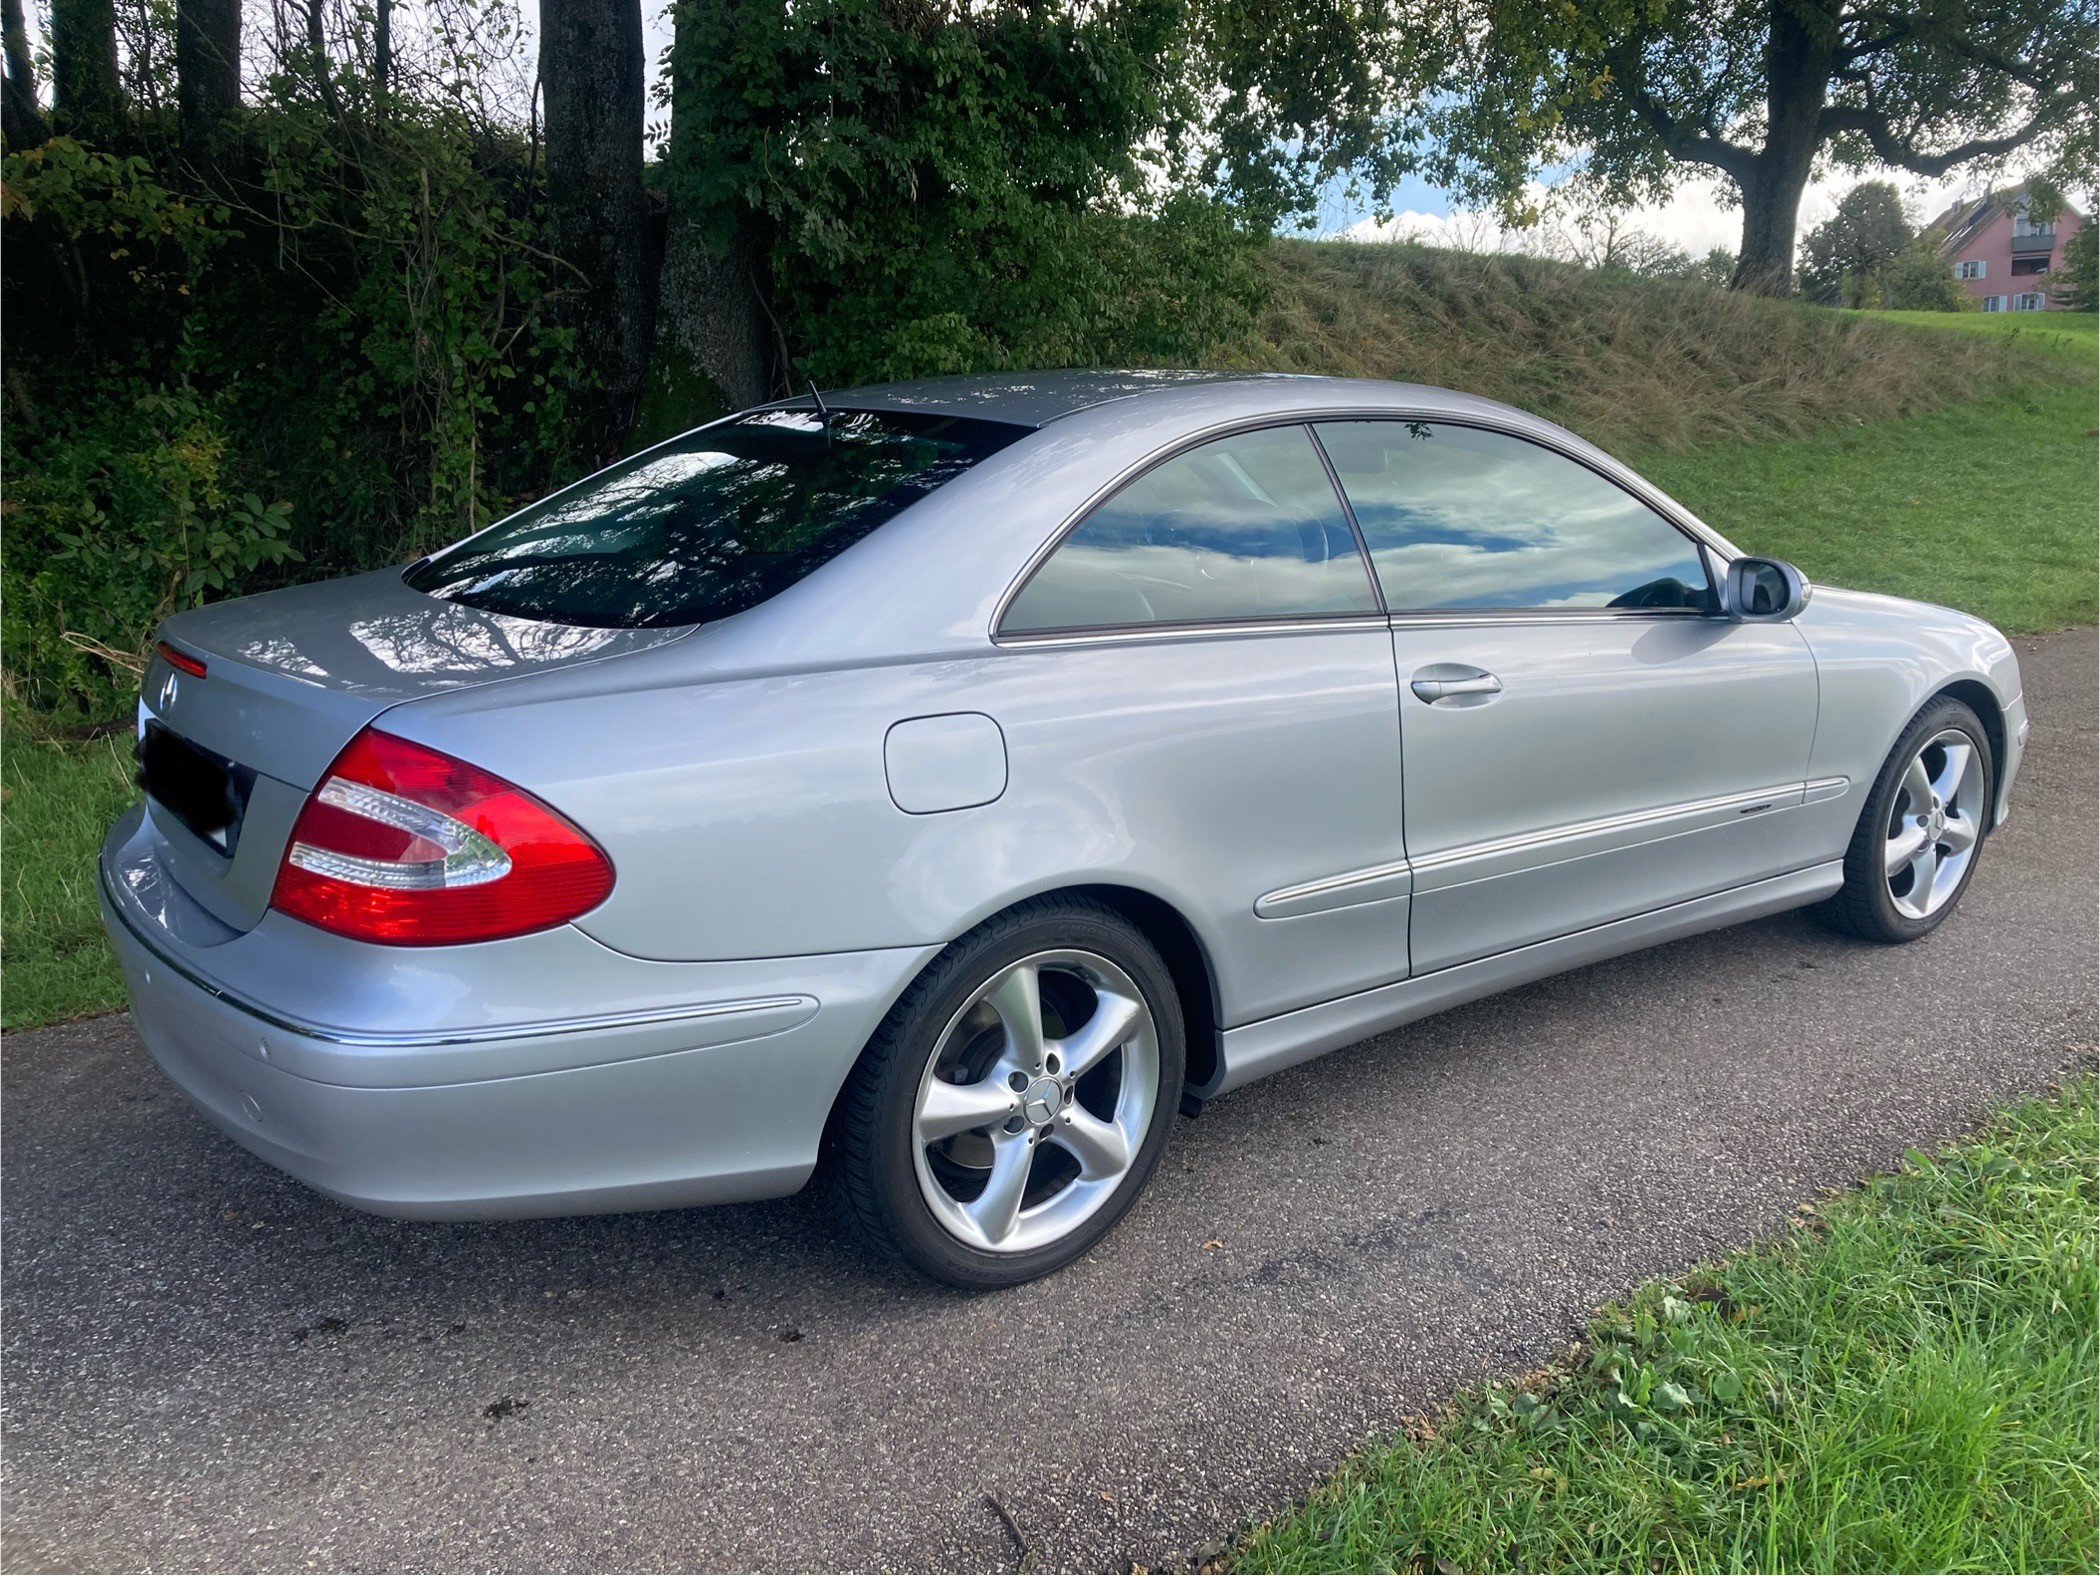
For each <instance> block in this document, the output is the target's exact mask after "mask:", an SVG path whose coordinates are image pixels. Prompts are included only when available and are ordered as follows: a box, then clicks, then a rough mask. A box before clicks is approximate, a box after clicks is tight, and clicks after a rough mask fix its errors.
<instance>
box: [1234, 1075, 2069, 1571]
mask: <svg viewBox="0 0 2100 1576" xmlns="http://www.w3.org/2000/svg"><path fill="white" fill-rule="evenodd" d="M2096 1147H2100V1134H2096V1131H2095V1103H2094V1080H2093V1079H2092V1078H2091V1077H2090V1076H2086V1077H2081V1078H2079V1079H2078V1080H2076V1081H2075V1082H2073V1083H2072V1084H2071V1085H2069V1086H2068V1087H2067V1088H2066V1089H2065V1090H2064V1091H2063V1093H2062V1094H2061V1095H2060V1096H2059V1097H2058V1098H2057V1099H2055V1100H2053V1101H2035V1102H2032V1103H2029V1104H2027V1105H2023V1106H2021V1107H2020V1108H2018V1109H2017V1110H2014V1111H2012V1112H2009V1113H2007V1114H2006V1115H2005V1116H2003V1117H2002V1118H2000V1119H1999V1120H1998V1121H1997V1122H1996V1123H1995V1124H1993V1126H1992V1127H1991V1128H1990V1129H1988V1130H1987V1131H1986V1132H1985V1133H1984V1134H1983V1135H1982V1136H1981V1137H1980V1138H1979V1139H1978V1140H1976V1141H1975V1142H1972V1143H1968V1144H1964V1145H1961V1146H1959V1147H1956V1148H1953V1149H1950V1150H1948V1151H1946V1152H1945V1153H1943V1154H1942V1155H1940V1156H1939V1157H1938V1158H1928V1157H1926V1156H1924V1155H1922V1154H1916V1153H1913V1155H1912V1156H1911V1158H1910V1162H1909V1164H1907V1165H1906V1166H1905V1167H1904V1169H1903V1170H1902V1171H1901V1172H1900V1173H1899V1174H1897V1175H1894V1176H1888V1177H1882V1178H1878V1179H1876V1180H1874V1181H1872V1182H1870V1183H1868V1184H1867V1185H1866V1186H1865V1187H1864V1188H1863V1189H1861V1190H1859V1191H1858V1192H1856V1193H1851V1194H1846V1195H1843V1196H1842V1197H1839V1198H1837V1199H1835V1200H1833V1201H1830V1202H1827V1203H1825V1204H1824V1205H1822V1206H1820V1207H1818V1208H1817V1209H1815V1210H1814V1211H1813V1212H1812V1213H1804V1214H1803V1215H1802V1216H1801V1217H1800V1218H1799V1220H1798V1221H1797V1223H1796V1225H1795V1227H1794V1229H1793V1230H1791V1231H1790V1232H1789V1233H1788V1234H1787V1236H1786V1238H1785V1239H1784V1240H1783V1241H1780V1242H1778V1243H1776V1244H1774V1245H1771V1246H1768V1247H1765V1248H1762V1249H1758V1250H1753V1251H1750V1252H1746V1253H1743V1254H1739V1255H1736V1256H1735V1257H1732V1258H1729V1259H1727V1260H1724V1261H1723V1262H1721V1263H1720V1264H1718V1265H1714V1266H1712V1267H1710V1268H1708V1269H1705V1270H1702V1271H1699V1272H1696V1273H1694V1274H1693V1275H1691V1276H1688V1277H1685V1278H1684V1279H1682V1280H1680V1281H1675V1282H1663V1281H1658V1282H1653V1283H1650V1284H1649V1285H1646V1286H1643V1287H1642V1288H1640V1290H1639V1291H1637V1292H1636V1293H1635V1294H1634V1295H1633V1296H1632V1297H1631V1298H1630V1299H1629V1300H1628V1301H1627V1302H1625V1303H1624V1304H1623V1305H1616V1306H1613V1307H1611V1308H1607V1309H1606V1310H1604V1312H1602V1313H1601V1314H1600V1315H1599V1316H1598V1317H1597V1319H1596V1321H1595V1323H1594V1325H1593V1327H1592V1329H1591V1331H1590V1334H1589V1338H1588V1340H1587V1342H1586V1343H1584V1344H1583V1345H1581V1346H1579V1347H1577V1348H1576V1349H1575V1351H1574V1352H1573V1353H1571V1356H1570V1359H1569V1361H1568V1362H1567V1364H1565V1365H1564V1366H1562V1367H1560V1368H1557V1369H1554V1370H1549V1371H1547V1372H1544V1373H1540V1374H1534V1375H1530V1376H1527V1377H1526V1378H1524V1379H1521V1380H1515V1381H1510V1382H1506V1383H1501V1384H1495V1385H1489V1386H1485V1387H1482V1388H1479V1389H1476V1390H1473V1391H1470V1392H1468V1393H1467V1394H1465V1395H1463V1396H1461V1397H1460V1398H1459V1399H1458V1401H1457V1402H1456V1403H1455V1404H1454V1405H1453V1406H1452V1407H1451V1408H1450V1409H1449V1410H1448V1412H1446V1413H1445V1414H1444V1415H1442V1416H1440V1417H1438V1418H1436V1419H1434V1420H1431V1421H1429V1422H1426V1423H1423V1424H1421V1425H1418V1426H1417V1427H1416V1428H1415V1429H1414V1430H1413V1437H1406V1438H1402V1439H1400V1440H1398V1441H1396V1442H1395V1443H1393V1444H1391V1445H1388V1446H1381V1447H1379V1448H1376V1449H1373V1450H1370V1451H1367V1452H1365V1453H1364V1454H1362V1455H1360V1456H1358V1457H1356V1458H1353V1459H1352V1460H1351V1461H1349V1462H1348V1463H1347V1464H1345V1465H1344V1467H1343V1468H1342V1470H1341V1471H1340V1472H1339V1473H1337V1474H1336V1476H1335V1477H1334V1478H1333V1479H1332V1480H1331V1481H1329V1482H1328V1483H1327V1484H1325V1485H1324V1486H1322V1487H1320V1488H1319V1489H1317V1490H1315V1491H1314V1493H1313V1494H1312V1495H1311V1497H1310V1498H1309V1499H1308V1500H1307V1502H1306V1503H1305V1504H1304V1505H1303V1506H1302V1507H1301V1508H1299V1509H1297V1510H1294V1511H1292V1512H1291V1513H1290V1514H1288V1515H1286V1516H1284V1517H1282V1518H1281V1519H1280V1520H1278V1521H1276V1522H1274V1523H1272V1524H1270V1525H1268V1526H1265V1527H1261V1528H1258V1529H1256V1530H1255V1531H1253V1532H1252V1533H1250V1534H1249V1535H1248V1536H1247V1537H1246V1538H1244V1539H1243V1540H1242V1542H1241V1544H1240V1545H1239V1547H1238V1548H1237V1550H1236V1551H1235V1552H1234V1555H1233V1564H1232V1568H1234V1569H1236V1570H1241V1571H1326V1570H1335V1571H1365V1570H1394V1571H1407V1570H1420V1571H1431V1570H1447V1571H1448V1570H1464V1571H1501V1570H1547V1571H1551V1570H1576V1571H1581V1570H1642V1571H1647V1570H1657V1571H1661V1570H1730V1571H1738V1570H1779V1571H1786V1570H1793V1571H1803V1570H1806V1571H1855V1570H1886V1571H1925V1570H1931V1571H2037V1570H2061V1571H2090V1570H2093V1569H2095V1568H2096V1567H2100V1534H2096V1530H2095V1502H2096V1494H2100V1473H2096V1466H2100V1462H2096V1455H2100V1445H2096V1437H2100V1404H2096V1403H2100V1389H2096V1385H2095V1373H2096V1365H2100V1337H2096V1320H2095V1308H2096V1304H2100V1269H2096V1265H2095V1254H2096V1249H2100V1242H2096V1230H2095V1216H2096V1211H2100V1163H2096V1153H2095V1152H2096Z"/></svg>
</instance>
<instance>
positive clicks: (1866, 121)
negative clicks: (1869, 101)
mask: <svg viewBox="0 0 2100 1576" xmlns="http://www.w3.org/2000/svg"><path fill="white" fill-rule="evenodd" d="M2077 103H2078V95H2077V94H2076V93H2075V92H2066V93H2058V94H2054V95H2052V96H2051V97H2049V98H2047V99H2044V100H2043V101H2042V103H2041V105H2040V107H2039V108H2037V109H2036V110H2035V112H2034V114H2033V115H2032V116H2031V117H2030V118H2029V119H2028V122H2027V124H2026V125H2024V126H2022V127H2021V128H2020V129H2019V130H2018V131H2016V132H2013V133H2011V134H2010V135H2008V136H2003V137H1976V138H1972V139H1971V140H1970V141H1968V142H1964V143H1961V144H1959V145H1958V146H1956V147H1953V148H1950V149H1948V150H1947V151H1946V152H1945V153H1921V152H1919V151H1918V150H1917V149H1916V148H1914V147H1912V146H1911V145H1910V144H1909V143H1908V142H1906V141H1905V140H1904V139H1903V138H1901V137H1899V136H1897V135H1896V131H1895V128H1894V127H1893V126H1891V125H1890V124H1889V118H1888V116H1887V115H1885V114H1883V113H1882V112H1881V111H1880V110H1873V109H1857V108H1846V107H1841V106H1832V107H1829V108H1826V109H1825V110H1824V111H1823V116H1822V120H1821V121H1820V122H1819V125H1818V129H1819V130H1820V131H1821V133H1822V135H1824V136H1826V137H1831V136H1840V135H1842V134H1844V133H1846V132H1857V133H1858V134H1859V135H1861V136H1863V137H1865V138H1866V139H1867V145H1868V146H1869V147H1871V148H1872V149H1873V150H1874V156H1875V157H1876V158H1878V159H1879V160H1881V162H1882V163H1884V164H1893V165H1895V166H1897V167H1898V168H1899V169H1905V170H1909V171H1910V172H1911V173H1912V174H1913V175H1924V176H1929V177H1937V176H1941V175H1944V174H1946V173H1947V172H1948V171H1949V170H1951V169H1952V168H1954V166H1955V165H1957V164H1965V163H1967V162H1968V161H1969V160H1970V159H1994V158H1997V157H1999V156H2001V155H2003V154H2007V153H2013V152H2016V151H2017V150H2019V149H2021V148H2024V147H2026V146H2027V144H2028V143H2030V142H2032V141H2034V139H2035V138H2037V137H2039V136H2040V135H2041V134H2042V133H2043V132H2045V131H2047V130H2049V128H2050V127H2051V125H2052V124H2054V123H2055V121H2056V119H2057V118H2058V117H2059V116H2060V115H2061V114H2062V113H2063V112H2064V111H2065V110H2068V109H2071V108H2074V107H2075V106H2076V105H2077Z"/></svg>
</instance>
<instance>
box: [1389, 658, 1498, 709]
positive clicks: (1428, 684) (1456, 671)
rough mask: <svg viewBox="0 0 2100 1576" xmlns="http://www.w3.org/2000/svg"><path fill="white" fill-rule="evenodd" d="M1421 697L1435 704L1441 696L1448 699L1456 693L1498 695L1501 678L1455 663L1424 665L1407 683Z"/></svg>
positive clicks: (1441, 698)
mask: <svg viewBox="0 0 2100 1576" xmlns="http://www.w3.org/2000/svg"><path fill="white" fill-rule="evenodd" d="M1410 688H1412V689H1413V690H1414V692H1415V694H1416V695H1417V696H1418V697H1419V698H1421V699H1422V700H1425V701H1427V702H1428V703H1429V704H1430V705H1432V706H1434V705H1435V704H1436V703H1437V702H1438V701H1440V700H1450V699H1452V698H1454V697H1456V696H1459V695H1499V694H1501V693H1502V681H1501V680H1500V679H1498V678H1496V677H1495V675H1494V674H1492V673H1484V672H1482V671H1481V670H1480V669H1479V668H1461V667H1459V666H1457V664H1455V663H1438V664H1437V665H1436V666H1435V667H1433V668H1424V669H1423V670H1422V671H1421V672H1420V673H1418V674H1416V675H1415V678H1414V682H1413V684H1412V685H1411V686H1410Z"/></svg>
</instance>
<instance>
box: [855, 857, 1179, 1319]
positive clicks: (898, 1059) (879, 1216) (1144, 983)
mask: <svg viewBox="0 0 2100 1576" xmlns="http://www.w3.org/2000/svg"><path fill="white" fill-rule="evenodd" d="M1061 950H1078V951H1084V952H1088V953H1093V954H1097V955H1098V956H1100V957H1102V958H1105V959H1107V960H1108V961H1110V962H1112V963H1114V964H1115V965H1116V966H1117V967H1118V968H1120V969H1121V970H1122V971H1123V972H1124V973H1125V974H1126V975H1128V976H1129V978H1130V980H1131V981H1132V982H1134V983H1135V984H1136V985H1137V987H1138V989H1139V992H1140V993H1141V994H1142V995H1143V996H1144V998H1145V1006H1146V1007H1147V1008H1148V1009H1149V1010H1150V1012H1151V1014H1152V1024H1153V1033H1154V1039H1155V1040H1156V1042H1157V1044H1158V1048H1159V1089H1158V1093H1157V1096H1156V1098H1155V1100H1154V1102H1153V1110H1152V1113H1151V1118H1150V1121H1149V1122H1148V1123H1147V1124H1146V1127H1145V1132H1144V1138H1143V1141H1142V1143H1141V1144H1140V1145H1139V1146H1138V1148H1137V1151H1136V1156H1135V1158H1134V1159H1133V1160H1132V1161H1131V1163H1130V1166H1129V1169H1128V1171H1127V1172H1126V1173H1125V1174H1124V1176H1123V1178H1122V1180H1121V1182H1120V1184H1118V1186H1117V1187H1116V1190H1115V1191H1114V1192H1113V1193H1112V1194H1111V1195H1110V1196H1109V1197H1108V1199H1107V1201H1106V1202H1104V1203H1102V1204H1100V1205H1099V1206H1098V1207H1097V1208H1096V1209H1095V1211H1094V1213H1093V1214H1092V1215H1090V1216H1089V1217H1088V1218H1086V1219H1085V1220H1084V1221H1082V1222H1080V1223H1078V1224H1077V1225H1075V1226H1074V1228H1073V1229H1072V1231H1071V1232H1070V1234H1069V1235H1067V1236H1065V1237H1062V1238H1060V1239H1059V1240H1057V1241H1055V1242H1051V1243H1048V1244H1045V1245H1043V1246H1041V1247H1037V1248H1033V1249H1029V1250H1026V1251H1019V1252H992V1251H987V1250H986V1249H984V1248H981V1247H978V1246H976V1245H974V1244H971V1243H969V1242H965V1241H964V1240H962V1239H961V1238H960V1237H958V1236H956V1235H955V1234H954V1233H952V1232H951V1231H950V1230H948V1228H947V1227H945V1226H944V1225H942V1223H941V1221H940V1220H939V1219H938V1218H937V1217H936V1216H935V1214H934V1212H933V1209H932V1208H931V1207H930V1206H929V1204H928V1202H927V1200H926V1199H925V1197H923V1196H922V1194H921V1192H920V1185H919V1178H918V1172H917V1165H916V1161H917V1157H916V1156H915V1155H914V1154H913V1152H912V1141H913V1121H914V1115H915V1112H916V1109H917V1102H918V1099H919V1094H920V1085H921V1080H922V1078H923V1077H924V1076H925V1075H926V1069H927V1064H928V1062H929V1060H930V1059H931V1058H933V1057H934V1056H935V1055H936V1054H937V1053H938V1052H939V1050H940V1046H939V1045H938V1044H937V1043H936V1041H937V1039H938V1037H939V1036H940V1035H941V1034H942V1032H943V1030H944V1029H945V1028H946V1027H947V1026H948V1025H949V1024H950V1023H951V1022H952V1021H954V1020H955V1018H956V1016H957V1014H958V1013H961V1012H962V1011H963V1010H964V1008H965V1007H967V1006H969V1005H970V1004H971V1002H972V1001H973V999H974V998H975V997H976V996H977V995H978V993H979V992H980V991H982V990H983V989H984V988H985V987H986V985H987V984H988V983H990V982H991V981H993V980H996V979H997V978H998V976H999V975H1000V974H1001V973H1003V972H1004V971H1005V970H1006V969H1008V968H1009V967H1011V966H1012V965H1013V964H1015V963H1017V962H1020V961H1021V960H1023V959H1026V958H1029V957H1031V956H1033V955H1035V954H1037V953H1042V952H1054V951H1061ZM1186 1058H1187V1053H1186V1046H1185V1042H1184V1029H1183V1024H1182V1016H1181V1005H1180V1001H1179V998H1178V997H1177V996H1176V994H1175V991H1174V985H1173V978H1172V976H1171V975H1170V974H1169V972H1168V970H1167V966H1166V964H1165V963H1164V962H1162V961H1161V959H1160V956H1159V953H1158V951H1157V950H1156V949H1155V948H1154V947H1153V945H1152V943H1151V942H1150V941H1148V940H1147V939H1146V938H1145V936H1144V934H1143V932H1141V931H1140V930H1139V929H1138V928H1137V927H1136V926H1135V925H1133V924H1131V923H1130V921H1129V920H1127V919H1125V918H1124V917H1123V916H1122V915H1120V914H1118V913H1117V912H1115V910H1113V909H1111V908H1108V907H1106V906H1104V905H1102V904H1100V903H1095V902H1091V901H1089V900H1087V899H1084V898H1077V897H1046V898H1036V899H1032V900H1031V901H1029V902H1026V903H1023V904H1020V905H1019V906H1018V907H1016V908H1013V909H1010V910H1008V911H1007V912H1006V913H1004V914H1001V915H998V916H997V917H996V918H993V919H990V920H987V921H986V922H985V923H984V924H982V925H980V926H978V927H977V928H976V929H975V930H973V931H971V932H969V933H968V934H967V935H965V936H963V937H961V938H960V939H959V940H957V941H955V942H954V943H952V944H951V945H950V946H949V947H948V948H947V950H946V951H944V952H943V953H941V955H940V956H939V957H937V958H936V959H934V961H933V962H932V963H931V964H929V965H928V966H927V968H926V970H925V972H924V973H922V974H921V975H920V976H919V977H918V979H916V980H915V981H913V982H912V985H911V987H910V988H909V989H908V990H906V991H905V993H904V995H903V996H902V997H900V998H899V999H898V1001H897V1004H896V1005H895V1006H894V1007H892V1008H891V1009H890V1011H889V1015H888V1016H887V1017H886V1018H884V1019H883V1022H882V1026H881V1027H880V1028H878V1029H877V1030H876V1031H875V1034H874V1037H873V1038H872V1039H870V1040H869V1042H868V1046H867V1049H866V1050H864V1051H863V1052H862V1053H861V1057H860V1060H859V1062H858V1063H856V1064H855V1066H854V1069H853V1072H852V1075H851V1076H850V1077H849V1078H848V1079H847V1082H846V1087H845V1089H844V1091H843V1092H842V1093H841V1095H840V1097H839V1107H838V1116H837V1120H836V1124H835V1126H834V1129H833V1131H834V1134H835V1135H836V1136H835V1142H836V1152H835V1158H836V1161H837V1169H838V1180H839V1183H840V1191H841V1192H842V1193H843V1195H844V1199H845V1204H846V1206H847V1214H848V1218H849V1219H850V1221H851V1222H852V1223H853V1224H854V1225H856V1226H857V1227H858V1228H859V1230H860V1232H861V1233H862V1235H864V1236H865V1237H866V1239H867V1240H868V1242H869V1244H870V1245H871V1246H873V1247H875V1248H876V1249H877V1250H879V1251H881V1252H883V1253H887V1254H890V1255H892V1256H894V1257H896V1258H899V1259H902V1260H903V1261H904V1262H905V1263H907V1264H909V1265H911V1266H912V1267H913V1268H914V1269H917V1270H918V1271H920V1272H921V1273H922V1274H925V1275H927V1276H930V1277H931V1278H933V1279H935V1280H938V1281H943V1282H945V1283H947V1284H948V1285H951V1286H958V1287H962V1288H964V1289H967V1290H972V1291H984V1290H991V1289H994V1288H997V1287H1002V1286H1015V1285H1019V1284H1021V1283H1022V1282H1024V1281H1030V1280H1035V1279H1037V1278H1039V1277H1041V1276H1044V1275H1048V1274H1050V1273H1052V1272H1053V1271H1055V1270H1059V1269H1062V1268H1063V1267H1064V1266H1065V1265H1067V1264H1069V1263H1071V1262H1072V1261H1073V1260H1074V1259H1077V1258H1079V1257H1080V1256H1082V1255H1083V1254H1085V1253H1086V1252H1087V1251H1088V1250H1089V1249H1091V1248H1092V1247H1093V1246H1094V1244H1095V1243H1097V1242H1099V1241H1100V1240H1101V1238H1102V1237H1104V1236H1105V1235H1107V1234H1108V1232H1109V1231H1110V1230H1111V1229H1112V1228H1113V1227H1114V1226H1115V1224H1116V1222H1117V1221H1118V1220H1120V1219H1122V1217H1123V1215H1124V1213H1125V1212H1126V1211H1128V1210H1129V1208H1130V1206H1131V1204H1132V1203H1134V1202H1135V1201H1136V1199H1137V1196H1138V1194H1139V1193H1141V1192H1142V1191H1144V1187H1145V1184H1146V1182H1147V1181H1149V1180H1150V1178H1151V1175H1152V1172H1153V1170H1154V1168H1155V1167H1156V1166H1157V1165H1158V1164H1159V1156H1160V1152H1161V1151H1162V1150H1163V1149H1164V1148H1165V1147H1166V1142H1167V1133H1168V1130H1169V1129H1170V1128H1171V1127H1172V1126H1173V1123H1174V1117H1175V1114H1176V1112H1177V1111H1178V1110H1179V1107H1180V1101H1181V1088H1182V1080H1183V1076H1184V1069H1185V1066H1186Z"/></svg>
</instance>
